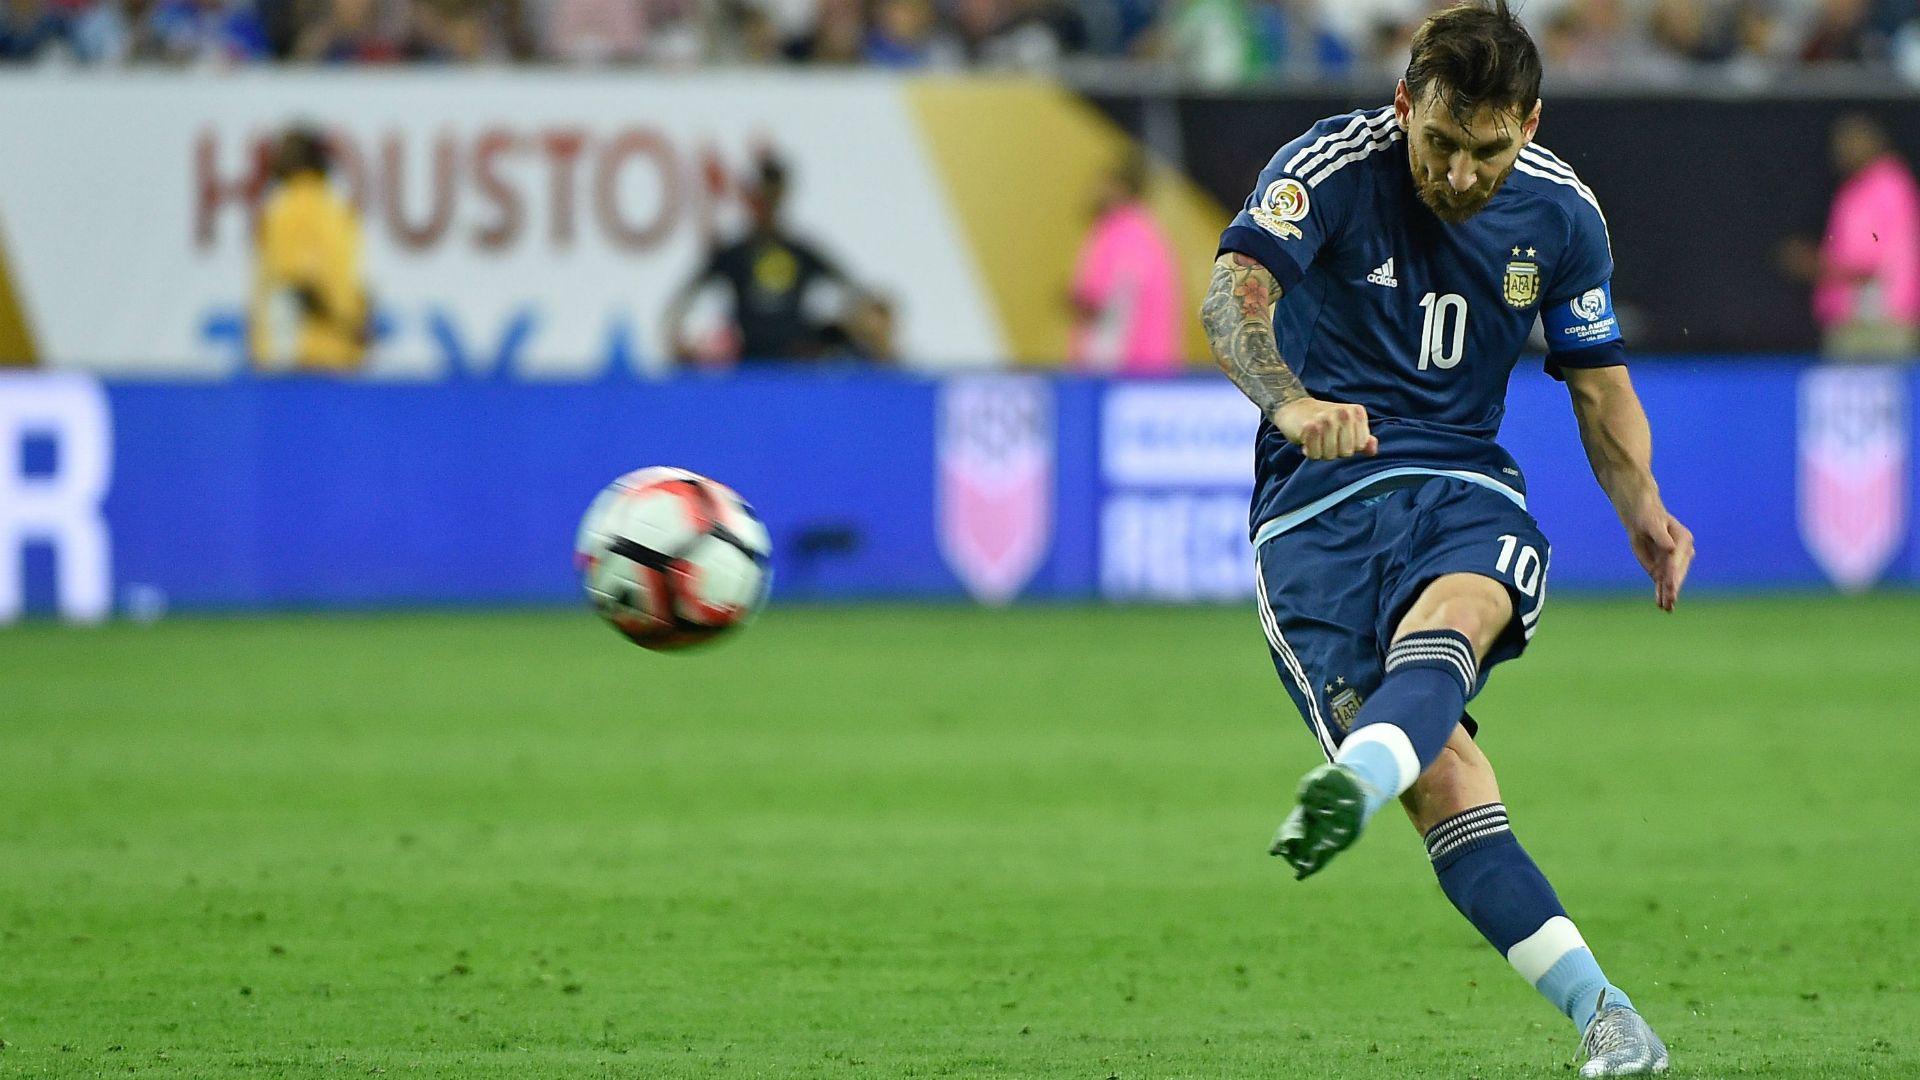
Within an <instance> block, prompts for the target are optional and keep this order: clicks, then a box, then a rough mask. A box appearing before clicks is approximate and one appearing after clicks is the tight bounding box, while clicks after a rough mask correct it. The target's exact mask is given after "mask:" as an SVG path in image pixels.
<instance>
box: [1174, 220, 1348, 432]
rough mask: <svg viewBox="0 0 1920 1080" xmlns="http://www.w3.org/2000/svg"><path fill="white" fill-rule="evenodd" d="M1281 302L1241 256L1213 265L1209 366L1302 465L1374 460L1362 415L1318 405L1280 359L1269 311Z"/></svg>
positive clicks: (1256, 265)
mask: <svg viewBox="0 0 1920 1080" xmlns="http://www.w3.org/2000/svg"><path fill="white" fill-rule="evenodd" d="M1279 301H1280V283H1279V282H1278V281H1275V280H1274V277H1273V274H1272V272H1271V271H1269V270H1268V269H1267V268H1266V267H1264V266H1262V265H1260V260H1258V259H1255V258H1254V257H1253V256H1251V255H1245V254H1242V253H1240V252H1238V251H1229V252H1225V253H1223V254H1221V256H1220V257H1219V258H1218V259H1216V260H1214V264H1213V281H1212V282H1211V283H1210V284H1209V285H1208V286H1207V298H1206V300H1205V301H1203V302H1202V303H1201V305H1200V322H1201V323H1202V324H1203V325H1204V326H1205V327H1206V331H1207V343H1208V345H1210V346H1211V347H1212V349H1213V362H1214V363H1216V364H1218V365H1219V366H1220V370H1221V371H1223V372H1225V373H1226V376H1227V378H1229V379H1232V380H1233V384H1234V385H1235V386H1238V387H1239V388H1240V392H1241V393H1243V394H1245V395H1247V399H1248V400H1249V401H1252V402H1253V403H1254V404H1255V405H1257V406H1259V408H1260V412H1261V413H1262V414H1263V415H1265V416H1266V418H1267V419H1268V420H1270V421H1272V423H1273V426H1274V427H1276V428H1278V429H1279V431H1280V434H1282V435H1284V436H1286V437H1287V439H1289V440H1290V441H1292V442H1294V443H1297V444H1299V446H1300V448H1301V449H1302V450H1304V451H1306V455H1307V457H1309V458H1313V459H1315V460H1324V459H1328V458H1343V457H1352V456H1353V455H1354V454H1356V453H1366V454H1372V453H1375V452H1377V451H1378V450H1379V448H1380V444H1379V440H1377V439H1375V438H1374V437H1373V436H1372V435H1371V434H1369V433H1368V431H1367V410H1366V409H1364V408H1361V407H1360V406H1358V405H1343V404H1339V403H1336V402H1331V401H1321V400H1319V399H1318V398H1315V397H1314V396H1313V395H1311V394H1309V393H1307V388H1306V386H1305V385H1304V384H1302V383H1301V382H1300V377H1299V376H1297V375H1295V374H1294V373H1293V369H1292V368H1290V367H1288V366H1287V362H1286V360H1284V359H1282V358H1281V356H1280V344H1279V342H1278V341H1277V340H1276V339H1275V338H1274V335H1273V306H1274V305H1275V304H1276V303H1278V302H1279Z"/></svg>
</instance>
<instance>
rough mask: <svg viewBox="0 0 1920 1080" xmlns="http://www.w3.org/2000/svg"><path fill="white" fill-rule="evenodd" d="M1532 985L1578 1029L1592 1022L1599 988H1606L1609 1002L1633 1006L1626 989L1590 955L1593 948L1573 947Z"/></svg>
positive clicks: (1598, 998) (1582, 1029)
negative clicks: (1614, 981)
mask: <svg viewBox="0 0 1920 1080" xmlns="http://www.w3.org/2000/svg"><path fill="white" fill-rule="evenodd" d="M1533 985H1534V989H1536V990H1539V991H1540V993H1541V995H1542V996H1543V997H1545V998H1546V999H1547V1000H1548V1001H1551V1002H1553V1003H1554V1005H1555V1006H1557V1007H1558V1008H1559V1010H1560V1011H1561V1012H1563V1013H1565V1014H1566V1015H1567V1019H1569V1020H1571V1021H1573V1024H1574V1026H1575V1027H1577V1028H1579V1029H1580V1030H1581V1031H1585V1030H1587V1025H1588V1024H1591V1023H1592V1022H1593V1007H1594V1005H1595V1004H1597V1003H1598V1002H1599V1000H1600V991H1602V990H1605V991H1606V992H1607V1003H1608V1004H1618V1005H1625V1006H1626V1007H1627V1008H1629V1009H1631V1008H1633V1002H1632V1001H1630V1000H1629V999H1628V998H1627V995H1626V992H1625V991H1623V990H1621V989H1620V988H1619V987H1617V986H1615V985H1613V984H1612V983H1609V982H1608V981H1607V976H1606V973H1605V972H1602V971H1601V970H1600V962H1599V961H1598V960H1595V959H1594V958H1593V950H1591V949H1587V948H1579V949H1575V950H1573V951H1572V952H1569V953H1568V954H1567V955H1565V956H1563V957H1561V958H1560V959H1558V960H1556V961H1554V964H1553V966H1552V967H1550V968H1548V969H1547V973H1546V974H1545V975H1542V976H1540V981H1539V982H1536V983H1534V984H1533Z"/></svg>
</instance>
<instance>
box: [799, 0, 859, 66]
mask: <svg viewBox="0 0 1920 1080" xmlns="http://www.w3.org/2000/svg"><path fill="white" fill-rule="evenodd" d="M866 37H867V24H866V18H865V15H864V14H863V13H862V11H861V10H860V0H820V3H819V8H818V12H817V14H816V16H815V19H814V24H813V29H812V30H811V31H810V32H808V33H807V34H804V35H802V36H800V37H797V38H794V39H793V40H791V41H789V42H788V43H787V48H786V53H787V56H788V57H789V58H790V59H793V60H798V61H801V62H803V63H811V64H835V65H843V64H856V63H859V62H860V57H861V53H862V51H863V50H864V49H865V48H866Z"/></svg>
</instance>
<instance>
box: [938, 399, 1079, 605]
mask: <svg viewBox="0 0 1920 1080" xmlns="http://www.w3.org/2000/svg"><path fill="white" fill-rule="evenodd" d="M938 431H939V434H938V438H937V443H936V447H935V453H936V459H937V461H938V464H937V466H936V468H937V470H938V483H937V485H936V490H935V499H936V501H937V507H936V511H935V518H936V520H937V522H938V529H939V538H940V552H941V554H942V555H943V556H945V557H946V560H947V565H948V566H950V567H952V569H953V572H954V574H955V575H956V576H958V577H959V579H960V583H961V584H962V585H964V586H965V587H966V590H967V592H968V593H969V594H970V595H972V596H973V597H974V598H976V599H978V600H981V601H984V602H986V603H989V604H1004V603H1007V602H1008V601H1010V600H1012V599H1013V598H1014V597H1016V596H1018V595H1019V594H1020V590H1021V589H1022V588H1025V587H1026V584H1027V582H1028V581H1029V580H1031V579H1032V577H1033V574H1034V571H1036V570H1038V569H1039V568H1040V563H1041V562H1042V561H1043V560H1044V559H1045V558H1046V554H1047V550H1048V549H1049V548H1050V547H1052V545H1053V477H1054V446H1053V389H1052V387H1051V386H1049V385H1048V384H1047V383H1046V382H1045V381H1044V380H1041V379H1033V378H1022V377H1018V376H1003V377H986V378H977V379H958V380H954V381H952V382H949V383H947V384H946V385H945V386H944V387H942V389H941V391H940V405H939V423H938Z"/></svg>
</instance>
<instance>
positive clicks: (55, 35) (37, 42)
mask: <svg viewBox="0 0 1920 1080" xmlns="http://www.w3.org/2000/svg"><path fill="white" fill-rule="evenodd" d="M66 37H67V34H66V27H65V26H64V25H63V24H62V23H61V21H60V17H59V16H58V15H57V14H56V13H55V12H54V10H53V8H52V7H50V6H48V4H47V3H46V2H45V0H0V62H8V63H16V64H21V63H28V62H31V61H34V60H39V59H42V58H44V57H46V56H49V55H52V54H53V53H54V51H55V50H58V49H60V48H62V47H64V46H65V45H66Z"/></svg>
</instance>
